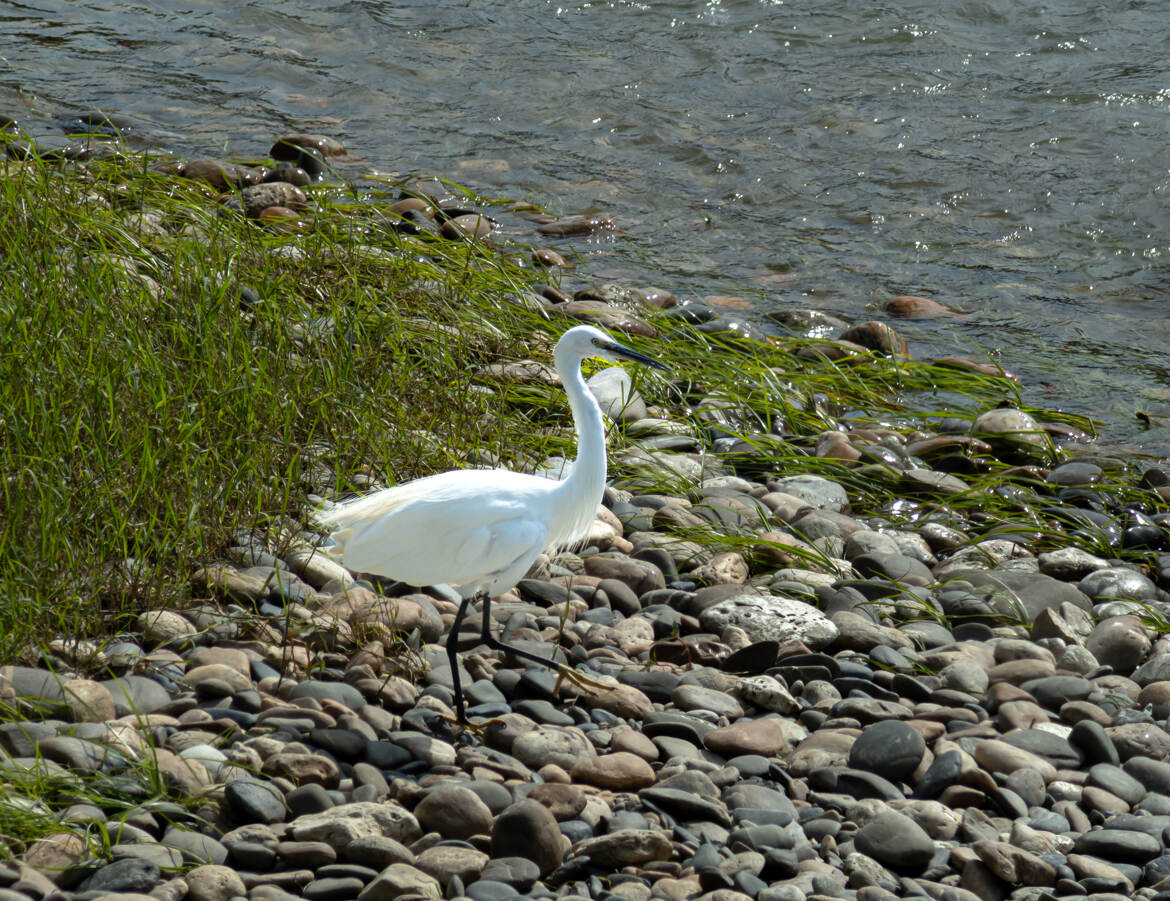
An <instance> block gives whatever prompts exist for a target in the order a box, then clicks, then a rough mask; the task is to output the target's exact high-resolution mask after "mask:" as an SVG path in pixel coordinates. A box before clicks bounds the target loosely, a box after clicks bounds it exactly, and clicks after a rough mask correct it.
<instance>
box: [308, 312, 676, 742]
mask: <svg viewBox="0 0 1170 901" xmlns="http://www.w3.org/2000/svg"><path fill="white" fill-rule="evenodd" d="M594 356H596V357H603V358H605V359H608V360H612V361H617V360H623V359H624V360H633V361H636V362H640V363H647V364H650V365H653V366H659V367H660V364H658V363H657V362H656V361H654V360H652V359H650V358H649V357H646V356H644V355H642V354H640V353H637V352H636V351H633V350H631V349H629V348H628V347H624V346H622V345H621V344H618V343H616V342H614V341H613V340H612V339H611V338H609V336H608V335H606V334H605V333H604V332H602V331H601V330H600V329H596V328H594V327H593V326H588V325H580V326H577V327H575V328H571V329H569V330H568V331H567V332H565V333H564V334H563V335H562V336H561V339H560V340H559V341H558V342H557V346H556V351H555V354H554V359H555V363H556V369H557V373H558V375H560V377H561V381H562V382H563V384H564V387H565V393H566V395H567V396H568V399H569V406H570V407H571V408H572V411H573V421H574V423H575V424H576V428H577V459H576V462H575V463H574V464H573V466H572V469H571V470H570V472H569V475H568V476H567V477H565V478H563V479H548V478H543V477H541V476H534V475H526V474H523V473H518V472H511V471H510V470H505V469H464V470H454V471H452V472H444V473H439V474H438V475H433V476H428V477H427V478H423V479H417V480H416V481H413V482H408V483H406V484H404V485H396V486H394V487H392V488H386V489H383V490H381V491H377V492H374V493H373V494H370V495H367V496H366V497H362V498H358V499H357V500H353V501H348V502H346V503H342V504H337V505H335V506H334V507H332V508H330V509H328V510H325V511H322V512H321V513H320V514H319V515H318V517H317V518H318V522H320V524H321V525H323V526H325V527H326V528H328V529H329V531H330V533H331V538H332V539H333V541H334V547H333V548H330V549H329V553H330V555H331V556H333V557H334V558H335V559H337V560H339V561H340V562H341V563H343V564H344V565H345V566H347V567H348V568H350V569H352V570H355V571H357V572H367V573H372V574H374V575H379V576H384V577H388V578H391V579H397V580H400V581H403V582H407V583H409V584H411V585H438V584H447V585H451V586H452V587H454V588H456V589H458V591H459V594H460V596H461V597H462V598H463V599H464V603H463V606H462V607H461V608H460V611H459V614H458V617H457V620H456V624H455V627H454V628H453V630H452V633H451V639H450V640H449V642H448V652H449V653H450V654H451V658H452V667H453V671H454V672H455V680H456V681H455V694H456V702H457V707H458V709H459V712H460V719H462V697H461V696H460V691H459V684H458V672H457V669H456V668H455V659H454V654H455V651H454V643H453V642H454V640H455V633H457V632H458V626H459V621H461V620H462V617H463V613H464V611H465V610H466V607H467V601H468V600H469V599H470V598H472V597H474V596H476V595H477V594H485V595H486V596H487V598H488V599H490V598H492V597H495V596H496V595H499V594H501V593H502V592H504V591H506V590H507V589H509V588H511V587H512V586H513V585H515V584H516V583H517V582H519V581H520V580H521V579H522V578H523V577H524V574H525V573H526V572H527V571H528V569H529V567H531V566H532V564H533V562H534V561H535V560H536V558H537V556H538V555H539V554H540V552H541V551H543V550H544V549H545V548H549V547H563V546H566V545H571V544H572V543H573V542H575V541H578V540H579V539H581V538H583V537H584V536H585V534H586V533H587V532H588V530H589V527H590V525H591V524H592V522H593V519H594V517H595V516H596V515H597V509H598V507H599V506H600V504H601V496H602V493H603V492H604V490H605V475H606V460H605V429H604V426H603V424H602V419H601V409H600V407H599V406H598V404H597V400H596V399H595V398H594V397H593V395H592V394H591V393H590V392H589V389H588V388H587V387H586V385H585V379H584V378H583V377H582V375H581V361H582V360H584V359H586V358H588V357H594ZM660 368H661V367H660ZM486 620H487V617H486V616H485V628H484V640H485V641H490V643H492V644H495V645H497V646H498V644H499V643H498V642H495V641H494V640H490V636H489V635H488V632H487V623H486ZM513 650H514V649H513ZM521 656H525V657H528V658H529V659H533V660H538V661H539V662H542V663H546V664H549V665H556V664H554V663H552V661H547V660H544V659H543V658H538V657H535V656H533V655H531V654H526V653H522V654H521Z"/></svg>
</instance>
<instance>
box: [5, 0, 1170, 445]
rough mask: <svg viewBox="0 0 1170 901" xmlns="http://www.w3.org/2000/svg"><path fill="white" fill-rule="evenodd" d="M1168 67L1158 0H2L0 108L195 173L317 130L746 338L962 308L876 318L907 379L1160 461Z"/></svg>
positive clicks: (1169, 246) (1168, 350)
mask: <svg viewBox="0 0 1170 901" xmlns="http://www.w3.org/2000/svg"><path fill="white" fill-rule="evenodd" d="M1167 46H1170V15H1167V7H1166V4H1165V0H1148V2H1142V0H1125V2H1119V0H1105V2H1093V3H1090V2H1088V0H1080V2H1077V0H1045V2H1036V3H1019V2H1018V0H982V2H975V0H956V2H947V3H937V2H933V0H887V2H884V3H874V4H869V3H859V2H856V0H707V2H642V3H632V2H582V0H551V2H550V0H461V2H454V0H410V2H388V0H344V2H343V0H285V2H281V3H271V2H258V0H253V2H246V0H231V2H229V0H187V2H175V0H156V2H150V3H146V2H136V0H19V2H12V0H0V57H2V61H0V114H4V113H6V114H9V115H13V114H15V115H17V116H18V117H19V118H20V119H21V120H22V123H24V124H25V125H26V127H28V128H30V130H32V131H36V130H37V129H38V128H39V127H41V126H42V125H44V127H45V128H48V127H49V125H48V122H49V120H52V119H53V118H55V117H57V116H60V115H63V114H64V113H66V112H67V111H69V110H73V109H79V108H82V109H90V108H95V107H96V108H100V109H103V110H106V111H110V112H117V113H120V114H122V115H124V116H128V117H130V118H131V119H133V120H134V121H135V122H136V123H139V124H140V125H141V127H142V133H143V135H145V136H146V137H147V139H148V140H149V141H150V142H151V143H154V144H157V145H159V146H162V147H166V148H170V149H174V150H177V151H179V152H187V153H198V154H200V155H206V154H240V155H244V156H252V157H255V156H262V155H263V154H264V153H265V151H266V149H267V147H268V146H269V144H270V143H271V140H272V138H273V137H274V136H275V135H276V134H278V133H280V132H282V131H286V130H290V129H293V130H300V131H319V132H325V133H328V134H330V135H333V136H336V137H338V138H340V139H342V140H343V141H344V142H345V143H346V144H347V146H348V147H349V149H350V151H351V154H352V155H354V156H356V157H357V158H359V159H360V160H364V161H366V162H368V164H369V165H371V166H377V167H378V168H380V169H383V170H392V171H397V172H402V173H406V172H433V173H437V174H441V175H444V176H446V177H449V178H452V179H454V180H455V181H458V182H460V183H463V184H467V185H468V186H471V187H474V188H476V189H477V190H480V191H482V192H483V193H484V194H488V195H493V196H500V195H504V196H511V197H516V198H522V199H527V200H535V201H538V202H541V203H543V204H545V205H547V206H548V207H549V208H550V209H552V210H554V211H557V212H561V213H572V212H580V211H600V212H604V213H605V214H607V215H611V216H613V217H614V218H616V219H617V220H618V222H619V223H620V224H621V226H622V227H623V228H624V230H625V231H626V233H627V236H626V237H624V238H621V239H619V240H617V241H613V242H607V243H605V244H595V245H588V244H585V245H581V244H578V245H577V247H578V248H579V249H580V250H581V251H582V253H583V255H584V256H585V258H586V259H587V260H589V261H590V264H591V266H592V268H593V271H594V272H595V273H596V274H597V275H598V276H600V277H610V276H613V277H620V278H624V279H629V280H631V281H633V282H636V283H642V284H655V285H658V286H660V287H664V288H668V289H670V290H672V291H674V292H675V293H676V294H678V295H679V297H680V298H682V299H684V300H698V299H702V298H704V297H709V296H711V295H734V296H737V297H742V298H745V299H746V300H747V301H749V302H750V303H751V304H752V305H753V306H754V308H755V312H754V313H752V312H749V313H748V314H747V315H748V316H753V315H758V314H759V313H760V312H762V311H766V310H773V309H788V308H798V307H808V306H815V307H818V308H822V309H827V310H830V311H835V312H838V313H842V314H845V315H846V316H848V317H850V318H855V319H865V318H872V317H874V316H877V317H878V318H880V312H879V311H877V310H876V307H878V306H880V304H881V302H882V301H883V300H884V299H886V298H888V297H890V296H891V295H896V294H920V295H926V296H928V297H932V298H934V299H936V300H939V301H941V302H943V303H946V304H948V305H950V306H952V307H954V308H957V309H958V310H961V311H962V315H957V316H953V317H946V318H940V319H933V320H913V321H904V322H901V323H899V324H898V326H897V327H898V328H899V329H900V330H901V331H902V333H903V334H904V335H906V337H907V338H908V340H909V341H910V345H911V351H912V352H913V353H914V354H915V355H916V356H923V357H927V356H931V355H935V354H941V353H965V354H968V355H980V354H982V353H988V354H990V355H992V356H993V357H994V358H995V359H996V360H997V361H998V362H1000V363H1001V364H1002V365H1003V366H1005V367H1007V368H1009V369H1012V370H1014V371H1016V372H1017V373H1019V374H1020V376H1021V377H1022V379H1023V382H1024V384H1025V386H1026V387H1025V393H1024V396H1025V399H1026V400H1029V401H1032V402H1034V403H1037V404H1041V405H1044V406H1047V407H1049V408H1056V409H1067V410H1070V411H1074V412H1077V413H1081V414H1086V415H1090V416H1093V417H1095V418H1097V419H1099V420H1101V421H1102V423H1103V424H1104V425H1103V428H1104V433H1105V443H1106V444H1108V445H1110V446H1113V447H1124V448H1127V449H1131V450H1142V451H1146V452H1150V453H1154V454H1158V455H1165V454H1166V453H1167V452H1168V451H1170V427H1168V426H1167V424H1166V423H1167V422H1168V421H1170V298H1168V294H1170V269H1168V264H1167V260H1168V255H1170V227H1168V226H1170V63H1168V62H1167V56H1166V47H1167ZM1138 410H1142V411H1147V412H1149V413H1151V414H1154V415H1155V416H1156V417H1158V416H1161V417H1165V419H1163V420H1162V421H1160V422H1159V421H1158V420H1157V419H1156V420H1155V424H1154V426H1153V427H1152V428H1150V429H1148V430H1146V429H1143V427H1142V426H1141V424H1140V423H1139V421H1138V419H1137V418H1136V417H1135V415H1134V414H1135V411H1138Z"/></svg>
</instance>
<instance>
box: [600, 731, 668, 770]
mask: <svg viewBox="0 0 1170 901" xmlns="http://www.w3.org/2000/svg"><path fill="white" fill-rule="evenodd" d="M611 747H612V748H613V750H615V751H628V752H629V753H631V754H637V755H638V756H639V757H641V758H642V759H643V760H648V761H651V762H653V761H655V760H657V759H658V746H657V745H656V744H654V742H652V741H651V740H650V739H648V738H647V737H646V736H645V735H643V734H642V733H641V732H639V731H638V730H636V729H625V730H623V731H621V732H618V733H616V734H615V735H614V737H613V744H612V745H611Z"/></svg>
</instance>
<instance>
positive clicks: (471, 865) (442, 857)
mask: <svg viewBox="0 0 1170 901" xmlns="http://www.w3.org/2000/svg"><path fill="white" fill-rule="evenodd" d="M490 859H491V858H489V857H488V856H487V855H486V854H484V853H483V852H482V851H477V850H475V849H474V848H463V847H459V846H457V845H435V846H434V847H432V848H427V849H426V850H425V851H423V852H422V853H421V854H420V855H418V858H417V859H416V860H415V862H414V865H415V866H416V867H418V869H420V870H422V871H423V872H424V873H426V874H427V875H428V876H431V877H433V878H435V879H437V880H438V881H439V885H441V886H445V885H446V884H447V883H448V882H449V881H450V880H451V877H452V876H458V877H459V879H460V880H461V881H462V882H463V884H464V885H470V884H471V883H472V882H475V880H477V879H478V878H479V874H480V873H482V872H483V868H484V867H486V866H487V864H488V861H489V860H490Z"/></svg>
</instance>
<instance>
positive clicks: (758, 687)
mask: <svg viewBox="0 0 1170 901" xmlns="http://www.w3.org/2000/svg"><path fill="white" fill-rule="evenodd" d="M739 696H740V697H741V698H743V699H744V700H745V701H747V702H748V703H749V704H755V705H756V706H757V707H760V708H762V709H764V710H774V711H775V712H776V713H792V712H794V711H797V710H800V704H799V703H798V702H797V700H796V698H794V697H792V695H791V694H789V693H788V689H787V688H785V687H784V685H783V684H782V683H781V682H780V680H779V679H775V678H773V677H772V676H748V677H746V678H743V679H740V680H739Z"/></svg>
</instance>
